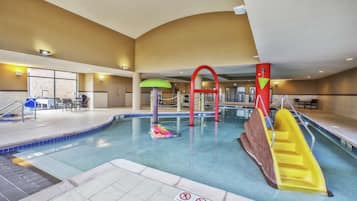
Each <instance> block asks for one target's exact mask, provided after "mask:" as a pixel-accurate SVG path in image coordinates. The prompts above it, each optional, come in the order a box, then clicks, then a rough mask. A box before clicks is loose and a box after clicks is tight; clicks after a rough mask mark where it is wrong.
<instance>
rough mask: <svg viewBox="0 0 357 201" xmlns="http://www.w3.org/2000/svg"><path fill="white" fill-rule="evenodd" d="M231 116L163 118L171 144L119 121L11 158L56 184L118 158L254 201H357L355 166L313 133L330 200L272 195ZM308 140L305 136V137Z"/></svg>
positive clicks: (143, 121) (141, 122) (135, 123)
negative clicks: (170, 132) (48, 176)
mask: <svg viewBox="0 0 357 201" xmlns="http://www.w3.org/2000/svg"><path fill="white" fill-rule="evenodd" d="M240 116H241V115H239V114H238V112H237V111H236V110H232V109H230V110H224V112H223V113H222V115H221V119H220V120H221V122H219V123H215V122H214V121H213V117H196V119H195V124H196V126H195V127H189V126H188V123H189V122H188V121H189V120H188V117H165V118H160V122H161V124H162V125H164V126H165V127H166V128H168V129H171V130H173V131H175V132H177V133H178V134H179V135H178V137H176V138H170V139H161V140H153V139H151V137H150V135H149V130H150V125H151V122H150V118H125V119H119V120H117V121H114V122H113V123H112V124H111V125H110V126H109V127H107V128H106V129H104V130H101V131H99V132H96V133H93V134H91V135H87V136H84V137H81V138H77V139H73V140H68V141H64V142H60V143H55V144H49V145H43V146H38V147H34V148H30V149H24V150H22V151H21V152H19V153H17V154H15V155H16V156H17V157H20V158H23V159H25V160H27V161H30V162H31V163H32V164H33V165H34V166H36V167H38V168H39V169H42V170H44V171H46V172H48V173H50V174H51V175H54V176H55V177H57V178H60V179H65V178H69V177H72V176H74V175H76V174H79V173H81V172H83V171H86V170H89V169H92V168H94V167H96V166H98V165H101V164H103V163H106V162H109V161H111V160H113V159H118V158H124V159H127V160H131V161H134V162H137V163H141V164H144V165H146V166H149V167H153V168H156V169H159V170H163V171H166V172H170V173H173V174H176V175H179V176H183V177H186V178H189V179H191V180H194V181H198V182H201V183H205V184H208V185H211V186H214V187H218V188H221V189H224V190H226V191H229V192H233V193H236V194H239V195H243V196H246V197H248V198H251V199H254V200H257V201H269V200H274V201H275V200H276V201H287V200H289V201H301V200H308V201H322V200H326V201H328V200H331V201H350V200H353V199H355V198H356V197H357V174H356V172H357V160H355V159H354V158H353V157H351V156H350V155H349V154H347V153H346V152H345V151H343V150H342V149H340V148H339V147H338V146H336V145H335V144H334V143H332V142H330V141H329V140H327V139H326V138H325V137H323V136H322V135H320V134H319V133H318V131H317V130H313V131H314V133H315V136H316V145H315V148H314V150H313V152H314V154H315V157H316V159H317V160H318V161H319V163H320V166H321V168H322V170H323V172H324V175H325V178H326V183H327V186H328V188H329V190H331V191H332V192H333V194H334V197H327V196H324V195H318V194H307V193H300V192H289V191H281V190H276V189H274V188H272V187H270V186H269V185H268V184H267V183H266V182H265V180H264V176H263V175H262V173H261V172H260V169H259V168H258V167H257V165H256V164H255V163H254V162H253V161H252V160H251V158H249V156H248V154H247V153H246V152H245V151H244V150H243V149H242V147H241V145H240V144H239V142H238V141H237V138H239V135H240V134H241V133H242V132H244V129H243V123H244V121H245V118H241V117H240ZM307 138H308V136H307Z"/></svg>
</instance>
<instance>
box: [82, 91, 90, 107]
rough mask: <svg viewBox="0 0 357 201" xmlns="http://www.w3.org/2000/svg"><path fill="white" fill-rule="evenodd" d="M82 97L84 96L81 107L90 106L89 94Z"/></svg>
mask: <svg viewBox="0 0 357 201" xmlns="http://www.w3.org/2000/svg"><path fill="white" fill-rule="evenodd" d="M81 98H82V100H81V108H88V101H89V99H88V96H86V95H84V94H83V95H82V96H81Z"/></svg>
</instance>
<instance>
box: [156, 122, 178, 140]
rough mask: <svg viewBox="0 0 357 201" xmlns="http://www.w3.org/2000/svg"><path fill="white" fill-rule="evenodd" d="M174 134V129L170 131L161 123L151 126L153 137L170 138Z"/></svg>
mask: <svg viewBox="0 0 357 201" xmlns="http://www.w3.org/2000/svg"><path fill="white" fill-rule="evenodd" d="M173 136H174V133H173V132H172V131H169V130H167V129H166V128H164V127H162V126H160V125H153V126H152V127H151V137H152V138H153V139H158V138H170V137H173Z"/></svg>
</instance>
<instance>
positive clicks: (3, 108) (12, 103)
mask: <svg viewBox="0 0 357 201" xmlns="http://www.w3.org/2000/svg"><path fill="white" fill-rule="evenodd" d="M17 102H18V101H13V102H11V103H9V104H7V105H5V106H4V107H2V108H0V114H1V111H3V110H5V109H7V108H9V107H11V106H12V105H14V104H15V103H17Z"/></svg>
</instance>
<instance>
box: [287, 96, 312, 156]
mask: <svg viewBox="0 0 357 201" xmlns="http://www.w3.org/2000/svg"><path fill="white" fill-rule="evenodd" d="M284 101H285V103H287V105H288V106H289V107H290V108H291V109H292V110H293V112H294V113H295V115H296V116H297V118H298V119H299V121H300V123H301V124H302V125H303V126H304V128H305V129H306V130H307V132H308V133H309V135H310V136H311V145H310V149H311V151H312V150H313V148H314V145H315V141H316V139H315V135H314V134H312V132H311V130H310V129H309V128H308V127H307V124H306V122H305V121H304V120H303V119H302V117H301V115H300V113H299V112H298V111H296V109H295V107H294V105H293V104H291V102H290V100H289V97H288V95H284V96H283V97H282V98H281V105H280V108H281V109H283V108H284V104H285V103H284Z"/></svg>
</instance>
